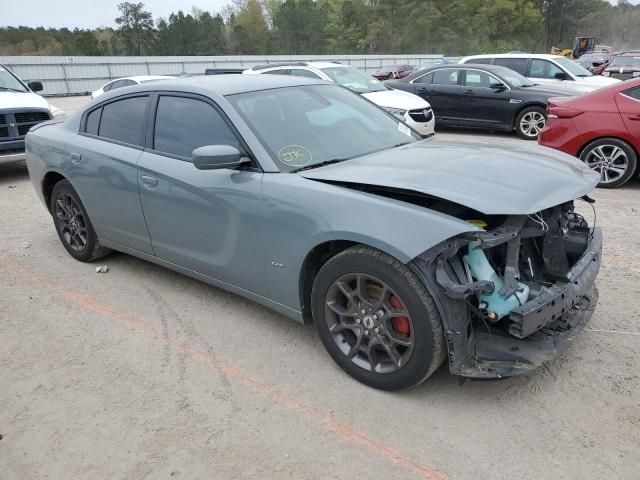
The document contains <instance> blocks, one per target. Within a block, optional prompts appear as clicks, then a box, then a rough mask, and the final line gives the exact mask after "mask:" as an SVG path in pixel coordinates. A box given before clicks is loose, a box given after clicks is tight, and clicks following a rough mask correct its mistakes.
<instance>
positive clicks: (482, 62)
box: [467, 58, 491, 65]
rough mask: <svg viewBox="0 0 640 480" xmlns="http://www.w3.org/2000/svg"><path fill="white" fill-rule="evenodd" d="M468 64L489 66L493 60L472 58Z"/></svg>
mask: <svg viewBox="0 0 640 480" xmlns="http://www.w3.org/2000/svg"><path fill="white" fill-rule="evenodd" d="M467 63H475V64H479V65H485V64H486V65H488V64H490V63H491V59H490V58H472V59H471V60H469V61H468V62H467Z"/></svg>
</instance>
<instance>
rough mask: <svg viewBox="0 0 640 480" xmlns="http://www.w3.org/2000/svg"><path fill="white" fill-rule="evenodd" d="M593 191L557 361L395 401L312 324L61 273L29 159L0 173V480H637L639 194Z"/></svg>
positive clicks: (131, 262)
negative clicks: (575, 326)
mask: <svg viewBox="0 0 640 480" xmlns="http://www.w3.org/2000/svg"><path fill="white" fill-rule="evenodd" d="M86 100H87V97H73V98H61V99H52V103H54V104H55V105H56V106H59V107H61V108H63V109H65V110H67V111H73V110H74V109H77V108H79V107H80V106H81V105H82V104H83V103H84V102H85V101H86ZM467 134H469V133H468V132H457V131H449V132H446V133H439V135H443V136H447V137H450V138H451V139H452V140H455V139H456V138H460V137H461V136H462V135H467ZM473 134H474V135H479V136H481V135H486V133H483V134H478V133H473ZM501 138H504V144H505V148H508V147H509V145H510V144H513V143H517V142H520V140H518V139H516V138H515V137H512V136H510V135H501ZM593 196H594V197H595V198H596V199H597V204H596V206H597V213H598V217H597V223H598V224H600V225H601V226H603V228H604V231H605V241H606V244H605V256H604V262H603V267H602V270H601V273H600V276H599V288H600V292H601V297H600V305H599V307H598V309H597V310H596V313H595V315H594V316H593V319H592V321H591V324H590V325H589V326H588V327H587V328H588V331H585V332H584V333H583V334H582V335H581V336H580V337H579V338H577V339H576V340H575V342H574V343H573V344H572V345H571V346H570V348H569V349H568V351H567V352H566V353H565V354H563V355H562V356H561V357H559V358H558V359H557V360H556V361H555V362H553V363H551V364H549V365H547V366H546V367H545V368H543V369H540V370H539V371H537V372H535V373H534V374H532V375H529V376H527V377H523V378H515V379H507V380H502V381H495V382H473V381H467V382H466V383H464V384H462V385H461V384H460V382H459V380H458V378H457V377H452V376H450V375H449V374H448V372H447V370H446V368H441V369H440V370H439V371H438V372H437V373H436V374H435V375H434V377H432V378H431V379H430V380H429V381H428V382H426V383H425V384H423V385H422V386H421V387H420V388H418V389H416V390H413V391H410V392H404V393H395V394H390V393H383V392H379V391H375V390H372V389H369V388H367V387H364V386H362V385H360V384H358V383H357V382H355V381H354V380H351V379H350V378H349V377H347V376H346V374H344V373H342V371H340V370H339V369H338V367H337V366H335V365H334V363H333V362H332V360H331V359H330V358H329V356H328V355H327V354H326V353H325V352H324V350H323V348H322V345H321V343H320V341H319V340H318V339H317V338H316V335H315V333H314V330H313V328H312V327H311V326H302V325H298V324H295V323H293V322H291V321H289V320H287V319H285V318H284V317H282V316H280V315H278V314H275V313H273V312H271V311H269V310H267V309H265V308H263V307H261V306H258V305H256V304H254V303H251V302H249V301H247V300H244V299H242V298H240V297H237V296H235V295H233V294H229V293H226V292H224V291H222V290H218V289H216V288H213V287H209V286H207V285H205V284H203V283H200V282H198V281H195V280H192V279H189V278H187V277H184V276H182V275H179V274H177V273H173V272H171V271H169V270H166V269H163V268H161V267H158V266H155V265H152V264H150V263H146V262H144V261H141V260H137V259H135V258H133V257H129V256H126V255H122V254H114V255H113V256H110V257H108V258H107V259H105V260H103V261H102V262H101V263H102V264H105V265H108V266H109V272H108V273H106V274H97V273H95V267H96V265H90V264H82V263H79V262H76V261H74V260H73V259H72V258H71V257H70V256H69V255H68V254H67V253H66V252H65V251H64V249H63V247H62V246H61V244H60V243H59V241H58V238H57V236H56V234H55V231H54V228H53V225H52V222H51V218H50V217H49V215H48V214H47V212H46V211H45V208H44V207H43V206H42V205H41V204H40V202H39V201H38V199H37V198H36V195H35V193H34V191H33V187H32V185H31V183H30V181H29V178H28V174H27V171H26V168H25V166H24V165H4V166H2V165H0V205H1V206H2V209H1V213H0V219H1V220H2V221H1V222H0V239H1V241H0V285H1V289H2V290H1V293H0V434H2V439H1V440H0V472H1V473H0V478H2V479H3V480H11V479H20V480H22V479H40V478H56V479H58V478H68V479H85V478H86V479H95V478H128V479H138V478H169V477H172V478H184V479H187V478H188V479H197V478H220V479H235V478H293V479H316V478H372V477H373V476H374V475H375V476H376V477H377V478H387V479H410V478H434V479H435V478H437V479H443V478H450V479H516V478H517V479H535V480H539V479H540V478H549V479H577V478H581V479H595V478H598V479H601V478H611V479H637V478H638V472H639V471H640V373H639V372H640V355H639V354H638V351H639V346H640V325H639V323H640V306H639V303H638V299H639V298H640V236H639V235H638V233H637V229H638V226H639V225H640V184H639V183H638V182H634V183H632V184H630V185H629V186H627V187H624V188H622V189H619V190H614V191H607V190H598V191H596V192H594V194H593ZM583 213H585V214H586V216H587V218H592V216H593V215H592V213H591V212H590V209H588V210H586V211H584V210H583Z"/></svg>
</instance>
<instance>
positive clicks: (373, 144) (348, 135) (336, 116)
mask: <svg viewBox="0 0 640 480" xmlns="http://www.w3.org/2000/svg"><path fill="white" fill-rule="evenodd" d="M226 98H227V100H229V102H230V103H231V104H232V105H233V107H234V108H235V109H236V110H237V111H238V113H239V114H240V116H241V117H242V118H243V119H244V121H245V122H246V123H247V125H248V126H249V128H251V130H252V131H253V132H254V134H255V135H256V137H258V139H259V140H260V142H261V143H262V145H263V146H264V147H265V149H266V150H267V151H268V152H269V153H270V155H271V157H272V158H273V160H274V162H275V163H276V164H278V166H279V167H280V168H281V169H282V170H283V171H291V170H295V169H297V168H303V167H309V166H313V165H314V164H318V163H322V162H325V161H329V160H338V161H345V160H348V159H350V158H354V157H359V156H362V155H367V154H369V153H373V152H376V151H380V150H387V149H390V148H393V147H395V146H397V145H403V144H406V143H412V142H415V141H417V140H419V139H420V136H419V135H418V134H417V133H415V132H414V131H413V130H411V129H410V128H409V127H407V126H406V125H405V124H404V123H402V122H399V121H398V120H397V119H396V118H395V117H393V116H392V115H391V114H389V113H387V112H385V111H384V110H382V109H381V108H380V107H377V106H376V105H373V104H372V103H371V102H369V101H368V100H366V99H365V98H363V97H362V96H360V95H356V94H354V93H353V92H350V91H349V90H347V89H345V88H342V87H339V86H336V85H305V86H297V87H288V88H277V89H270V90H261V91H256V92H247V93H241V94H236V95H229V96H227V97H226Z"/></svg>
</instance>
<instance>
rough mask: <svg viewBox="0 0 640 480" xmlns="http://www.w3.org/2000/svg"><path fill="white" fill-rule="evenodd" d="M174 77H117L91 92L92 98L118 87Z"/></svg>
mask: <svg viewBox="0 0 640 480" xmlns="http://www.w3.org/2000/svg"><path fill="white" fill-rule="evenodd" d="M173 78H175V77H170V76H167V75H139V76H137V77H124V78H117V79H115V80H111V81H110V82H107V83H105V84H104V85H103V86H101V87H100V88H99V89H98V90H96V91H95V92H91V98H96V97H99V96H100V95H102V94H103V93H106V92H110V91H111V90H115V89H116V88H122V87H129V86H131V85H140V84H141V83H146V82H155V81H156V80H170V79H173Z"/></svg>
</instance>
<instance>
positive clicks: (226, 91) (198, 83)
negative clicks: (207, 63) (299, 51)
mask: <svg viewBox="0 0 640 480" xmlns="http://www.w3.org/2000/svg"><path fill="white" fill-rule="evenodd" d="M326 83H329V82H325V81H322V80H316V79H313V78H308V77H298V76H289V75H243V74H229V75H208V76H205V75H202V76H198V77H184V78H175V79H172V80H166V81H164V82H151V83H145V84H144V86H138V87H127V88H131V89H144V90H171V89H174V90H176V91H183V92H201V93H211V94H217V95H234V94H236V93H245V92H254V91H258V90H268V89H270V88H283V87H295V86H298V85H315V84H326Z"/></svg>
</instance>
